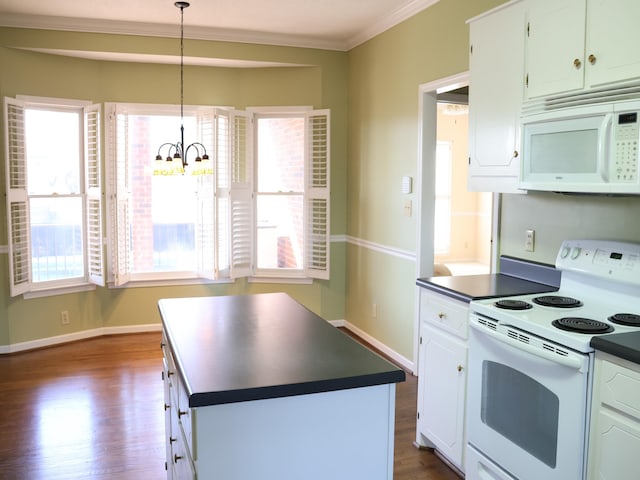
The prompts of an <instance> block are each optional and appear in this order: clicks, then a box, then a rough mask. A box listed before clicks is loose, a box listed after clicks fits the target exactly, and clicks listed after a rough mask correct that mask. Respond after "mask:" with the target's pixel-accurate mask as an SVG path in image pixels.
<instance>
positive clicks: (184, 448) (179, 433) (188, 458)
mask: <svg viewBox="0 0 640 480" xmlns="http://www.w3.org/2000/svg"><path fill="white" fill-rule="evenodd" d="M162 349H163V352H164V359H163V371H162V380H163V382H164V412H165V435H166V437H167V438H166V450H167V456H166V458H167V460H166V462H165V469H166V470H167V479H169V480H174V479H183V478H184V479H193V478H196V475H195V468H194V465H193V460H194V456H193V449H192V448H191V447H192V445H191V444H190V442H187V436H186V435H185V430H186V431H187V432H189V433H190V432H191V430H192V429H191V423H190V422H191V414H190V413H191V409H190V408H188V406H186V407H183V408H182V409H181V408H180V404H179V397H180V391H181V390H182V387H181V385H180V380H179V378H178V375H177V372H176V367H175V362H174V360H173V356H172V354H171V351H170V350H169V348H167V342H166V338H164V336H163V339H162ZM189 437H190V435H189Z"/></svg>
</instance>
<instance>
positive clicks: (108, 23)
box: [0, 0, 439, 52]
mask: <svg viewBox="0 0 640 480" xmlns="http://www.w3.org/2000/svg"><path fill="white" fill-rule="evenodd" d="M438 1H439V0H413V1H412V2H410V3H408V4H406V5H404V6H403V7H401V8H399V9H398V10H396V11H394V12H392V13H391V14H390V15H387V16H385V17H384V18H383V19H381V20H380V21H378V22H376V23H375V24H374V25H372V26H371V27H369V28H367V29H365V30H363V31H362V32H360V33H359V34H357V35H355V36H354V37H352V38H350V39H347V40H346V41H345V40H343V39H326V38H317V37H310V36H302V35H287V34H280V33H265V32H255V31H249V30H235V29H223V28H209V27H198V26H190V27H188V29H187V31H185V38H189V39H193V40H213V41H222V42H237V43H255V44H263V45H277V46H286V47H300V48H315V49H322V50H336V51H343V52H344V51H348V50H350V49H352V48H353V47H355V46H358V45H360V44H362V43H364V42H366V41H367V40H370V39H371V38H373V37H375V36H376V35H379V34H380V33H382V32H384V31H385V30H388V29H390V28H391V27H394V26H395V25H397V24H399V23H401V22H403V21H404V20H406V19H408V18H410V17H412V16H413V15H415V14H417V13H418V12H421V11H422V10H425V9H426V8H429V7H430V6H432V5H434V4H435V3H437V2H438ZM0 26H1V27H11V28H32V29H38V30H60V31H68V32H85V33H106V34H116V35H137V36H150V37H175V38H178V37H179V31H178V29H177V28H176V25H174V24H161V23H145V22H122V21H114V20H99V19H89V18H73V17H54V16H43V15H20V14H3V15H2V16H1V17H0Z"/></svg>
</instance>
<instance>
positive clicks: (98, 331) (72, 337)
mask: <svg viewBox="0 0 640 480" xmlns="http://www.w3.org/2000/svg"><path fill="white" fill-rule="evenodd" d="M329 323H331V325H333V326H334V327H344V328H346V329H347V330H350V331H351V332H353V333H354V334H355V335H357V336H358V337H360V338H362V339H363V340H364V341H365V342H367V343H369V344H370V345H372V346H374V347H375V348H377V349H378V350H380V351H381V352H382V353H384V354H385V355H387V356H388V357H389V358H390V359H392V360H393V361H394V362H395V363H396V364H398V365H399V366H401V367H402V368H404V369H405V370H407V371H409V372H413V371H414V370H413V362H412V361H410V360H408V359H407V358H405V357H403V356H402V355H400V354H399V353H398V352H396V351H395V350H393V349H391V348H389V347H388V346H386V345H385V344H384V343H382V342H380V341H379V340H377V339H376V338H374V337H372V336H371V335H369V334H368V333H366V332H365V331H364V330H361V329H359V328H358V327H356V326H355V325H353V324H352V323H349V322H347V321H346V320H331V321H329ZM161 330H162V325H161V324H159V323H150V324H144V325H127V326H122V327H102V328H95V329H93V330H84V331H81V332H74V333H69V334H65V335H57V336H55V337H48V338H42V339H38V340H30V341H28V342H20V343H13V344H10V345H0V355H2V354H6V353H15V352H22V351H25V350H33V349H36V348H43V347H50V346H53V345H58V344H61V343H67V342H74V341H77V340H84V339H87V338H93V337H100V336H103V335H119V334H126V333H143V332H159V331H161Z"/></svg>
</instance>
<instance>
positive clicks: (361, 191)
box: [346, 0, 503, 360]
mask: <svg viewBox="0 0 640 480" xmlns="http://www.w3.org/2000/svg"><path fill="white" fill-rule="evenodd" d="M500 3H503V2H502V1H500V0H465V1H461V0H440V2H438V3H436V4H435V5H433V6H432V7H430V8H428V9H427V10H424V11H423V12H421V13H419V14H417V15H415V16H414V17H412V18H410V19H409V20H407V21H405V22H403V23H401V24H400V25H397V26H396V27H394V28H392V29H390V30H388V31H387V32H384V33H382V34H381V35H379V36H377V37H375V38H374V39H372V40H370V41H368V42H367V43H365V44H363V45H361V46H358V47H356V48H354V49H353V50H352V51H350V52H349V163H348V174H347V179H348V188H347V192H348V197H347V203H348V215H347V232H348V235H349V236H351V237H354V238H357V239H360V240H363V241H364V242H365V245H366V242H372V243H373V244H374V245H375V246H376V247H377V248H378V249H381V250H382V253H380V252H379V251H374V250H372V249H371V248H370V247H369V246H359V245H351V244H350V245H349V247H348V250H347V258H348V266H349V267H348V269H347V310H346V311H347V315H346V319H347V321H349V322H350V323H352V324H354V325H356V326H357V327H358V328H360V329H361V330H363V331H365V332H367V333H369V334H370V335H372V336H373V337H375V338H376V339H378V340H380V341H381V342H382V343H384V344H385V345H387V346H388V347H390V348H391V349H393V350H394V351H396V352H398V353H399V354H401V355H402V356H404V357H405V358H407V359H409V360H412V359H413V330H414V296H415V277H416V266H415V259H414V260H412V259H411V258H410V255H406V254H405V253H406V252H409V253H411V254H415V250H416V239H417V232H416V228H417V226H416V225H417V224H416V221H417V216H416V214H415V213H416V211H415V207H416V206H417V204H418V198H417V196H416V195H415V193H414V194H412V195H403V194H402V193H401V189H400V186H401V178H402V176H403V175H410V176H412V177H413V178H414V180H415V179H417V167H418V164H417V162H418V113H419V112H418V100H419V86H420V85H421V84H424V83H428V82H431V81H434V80H438V79H441V78H445V77H448V76H450V75H454V74H458V73H461V72H465V71H466V70H468V68H469V67H468V43H469V28H468V25H467V24H466V20H468V19H469V18H471V17H474V16H476V15H478V14H480V13H482V12H484V11H486V10H489V9H490V8H493V7H494V6H496V5H499V4H500ZM414 192H415V189H414ZM405 199H411V200H412V202H413V206H414V214H413V215H412V216H411V217H406V216H404V214H403V204H404V200H405ZM361 243H362V242H361ZM396 250H399V251H400V252H399V254H398V253H396ZM374 303H375V304H376V306H377V313H376V315H375V317H374V316H373V314H372V313H373V312H372V305H373V304H374Z"/></svg>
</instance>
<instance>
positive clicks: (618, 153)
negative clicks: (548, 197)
mask: <svg viewBox="0 0 640 480" xmlns="http://www.w3.org/2000/svg"><path fill="white" fill-rule="evenodd" d="M639 148H640V101H626V102H617V103H603V104H596V105H587V106H579V107H568V108H562V109H560V110H557V111H551V112H544V113H537V114H535V115H529V116H525V117H523V118H522V152H523V154H522V160H521V167H520V183H519V187H520V188H522V189H526V190H543V191H554V192H567V193H571V192H575V193H595V194H610V195H621V194H638V195H640V181H639V180H640V175H639V173H640V161H639V152H640V150H639Z"/></svg>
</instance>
